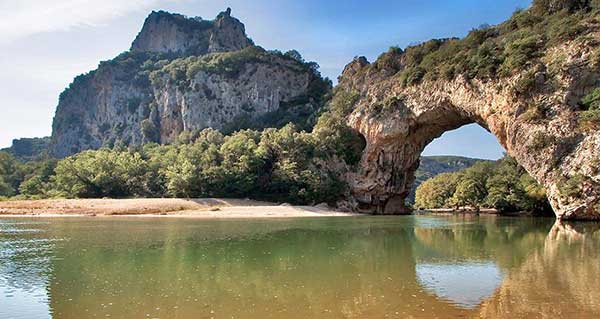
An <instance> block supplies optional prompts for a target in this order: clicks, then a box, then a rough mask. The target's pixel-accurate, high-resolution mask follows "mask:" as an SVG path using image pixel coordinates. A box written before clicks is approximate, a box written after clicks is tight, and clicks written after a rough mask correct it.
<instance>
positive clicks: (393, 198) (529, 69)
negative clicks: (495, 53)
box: [340, 1, 600, 219]
mask: <svg viewBox="0 0 600 319" xmlns="http://www.w3.org/2000/svg"><path fill="white" fill-rule="evenodd" d="M538 2H540V1H538ZM569 8H570V7H569ZM587 28H588V29H584V31H582V32H584V34H585V37H583V36H582V37H578V38H577V39H574V40H567V41H561V42H560V43H557V44H556V45H554V46H552V47H551V48H548V49H546V50H544V51H543V52H542V53H541V56H540V57H539V60H536V61H535V62H534V63H528V64H526V66H524V67H523V68H522V69H520V70H517V71H516V72H514V73H512V74H510V75H508V76H498V77H490V78H477V77H474V78H473V77H467V76H464V75H457V76H455V77H454V78H453V79H445V78H437V79H432V78H425V79H424V80H423V81H421V82H420V83H418V84H415V85H406V83H405V82H406V81H402V79H401V76H402V71H403V70H404V69H405V68H406V63H405V61H406V60H407V56H406V53H405V52H401V50H399V49H397V50H395V51H394V53H389V54H384V55H382V57H380V58H379V59H378V61H376V62H374V63H369V62H368V61H367V60H366V59H365V58H356V59H355V60H354V61H353V62H352V63H350V64H349V65H347V66H346V68H345V70H344V72H343V74H342V76H341V77H340V87H341V88H343V89H344V90H345V91H346V92H357V93H358V94H359V95H360V99H359V100H358V102H356V104H355V107H354V111H353V113H352V114H351V115H350V116H349V119H348V123H349V125H350V126H351V127H353V128H354V129H356V130H357V131H358V132H360V133H361V134H362V135H363V136H364V138H365V139H366V141H367V146H366V149H365V151H364V154H363V158H362V165H361V169H360V171H359V172H356V174H354V175H353V176H352V178H351V182H352V195H353V201H354V207H355V209H357V210H359V211H362V212H368V213H378V214H403V213H409V212H410V210H409V209H408V208H407V207H406V206H405V205H404V200H405V198H406V197H407V196H408V194H409V191H410V188H411V185H412V183H413V182H414V172H415V170H416V169H417V168H418V165H419V157H420V154H421V152H422V151H423V149H424V148H425V146H427V144H429V143H430V142H431V141H433V140H434V139H435V138H437V137H439V136H441V135H442V134H443V133H444V132H446V131H449V130H453V129H456V128H458V127H461V126H463V125H465V124H469V123H477V124H479V125H481V126H482V127H484V128H485V129H487V130H488V131H490V132H491V133H492V134H494V135H495V136H496V138H497V139H498V141H499V142H500V144H502V146H504V148H505V149H506V150H507V152H508V154H509V155H510V156H512V157H514V158H515V159H516V160H517V161H518V162H519V163H520V164H521V165H522V166H523V167H524V168H525V169H526V170H527V171H528V172H529V173H530V174H531V175H532V176H533V177H534V178H535V179H536V180H537V181H538V182H539V183H540V184H542V185H543V186H545V187H546V189H547V193H548V196H549V199H550V202H551V204H552V207H553V208H554V210H555V212H556V215H557V217H558V218H561V219H599V218H600V132H599V131H598V130H597V129H590V128H589V127H588V128H586V127H585V126H582V125H581V121H580V117H579V112H580V110H581V108H580V107H581V106H580V101H581V99H582V97H584V96H586V95H587V94H589V93H590V92H592V91H593V90H594V89H595V88H596V87H597V86H598V83H599V82H598V80H599V78H600V77H599V70H598V65H597V62H595V61H594V54H595V53H594V52H595V50H596V49H597V46H598V43H600V42H599V40H600V37H599V35H598V26H597V25H590V26H587ZM585 32H587V33H585ZM523 83H527V87H526V90H522V89H521V87H522V86H523ZM532 105H543V111H541V113H543V114H538V115H539V116H538V117H537V118H534V119H532V116H531V111H530V109H531V106H532ZM473 147H474V148H476V147H478V146H477V145H473Z"/></svg>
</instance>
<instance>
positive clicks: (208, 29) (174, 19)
mask: <svg viewBox="0 0 600 319" xmlns="http://www.w3.org/2000/svg"><path fill="white" fill-rule="evenodd" d="M250 45H253V42H252V40H250V39H249V38H248V37H246V29H245V27H244V25H243V24H242V23H241V22H240V21H239V20H237V19H235V18H233V17H231V9H227V11H225V12H222V13H220V14H219V15H218V16H217V18H216V19H215V20H214V21H207V20H203V19H202V18H200V17H196V18H187V17H185V16H183V15H180V14H171V13H168V12H165V11H158V12H156V11H155V12H152V13H151V14H150V15H149V16H148V18H146V21H145V22H144V26H143V27H142V31H141V32H140V33H139V34H138V36H137V37H136V39H135V40H134V41H133V44H132V46H131V51H133V52H146V51H150V52H162V53H176V54H183V55H203V54H207V53H216V52H228V51H237V50H241V49H243V48H245V47H248V46H250Z"/></svg>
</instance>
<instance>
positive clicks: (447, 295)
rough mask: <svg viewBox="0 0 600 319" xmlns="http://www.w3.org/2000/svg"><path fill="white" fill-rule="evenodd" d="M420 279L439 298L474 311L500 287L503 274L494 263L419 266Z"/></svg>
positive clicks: (418, 274) (418, 275) (418, 277)
mask: <svg viewBox="0 0 600 319" xmlns="http://www.w3.org/2000/svg"><path fill="white" fill-rule="evenodd" d="M417 279H418V281H419V283H420V284H421V285H422V286H423V287H424V288H425V289H426V290H427V291H429V292H431V293H433V294H435V295H436V296H437V297H439V298H442V299H445V300H448V301H450V302H452V303H454V304H456V305H457V306H460V307H464V308H468V309H473V308H475V307H477V306H478V305H479V304H480V303H481V302H482V301H483V300H485V299H487V298H489V297H491V296H492V294H493V293H494V291H495V290H496V288H498V287H499V286H500V284H501V282H502V272H501V271H500V269H499V268H498V266H496V264H494V263H491V262H488V263H462V264H461V263H454V264H417Z"/></svg>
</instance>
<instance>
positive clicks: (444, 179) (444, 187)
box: [415, 173, 462, 208]
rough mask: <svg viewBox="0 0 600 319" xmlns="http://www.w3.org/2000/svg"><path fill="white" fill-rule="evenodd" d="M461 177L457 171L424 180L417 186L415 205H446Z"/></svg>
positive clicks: (429, 206)
mask: <svg viewBox="0 0 600 319" xmlns="http://www.w3.org/2000/svg"><path fill="white" fill-rule="evenodd" d="M461 177H462V176H461V174H457V173H443V174H439V175H437V176H435V177H433V178H430V179H428V180H426V181H425V182H423V183H422V184H421V185H420V186H419V187H418V188H417V192H416V198H415V207H417V208H444V207H447V205H448V203H449V200H450V198H451V197H452V195H454V192H455V191H456V185H457V184H458V182H459V181H460V178H461Z"/></svg>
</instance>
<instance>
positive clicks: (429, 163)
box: [408, 156, 487, 204]
mask: <svg viewBox="0 0 600 319" xmlns="http://www.w3.org/2000/svg"><path fill="white" fill-rule="evenodd" d="M479 161H487V160H484V159H477V158H469V157H462V156H421V164H420V166H419V169H418V170H417V172H416V173H415V177H416V180H415V184H414V185H413V188H412V190H411V192H410V195H409V197H408V202H409V203H411V204H412V203H414V202H415V192H416V190H417V187H419V185H421V183H423V182H424V181H426V180H428V179H430V178H432V177H434V176H436V175H438V174H442V173H451V172H456V171H460V170H463V169H465V168H468V167H471V166H473V164H475V163H477V162H479Z"/></svg>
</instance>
